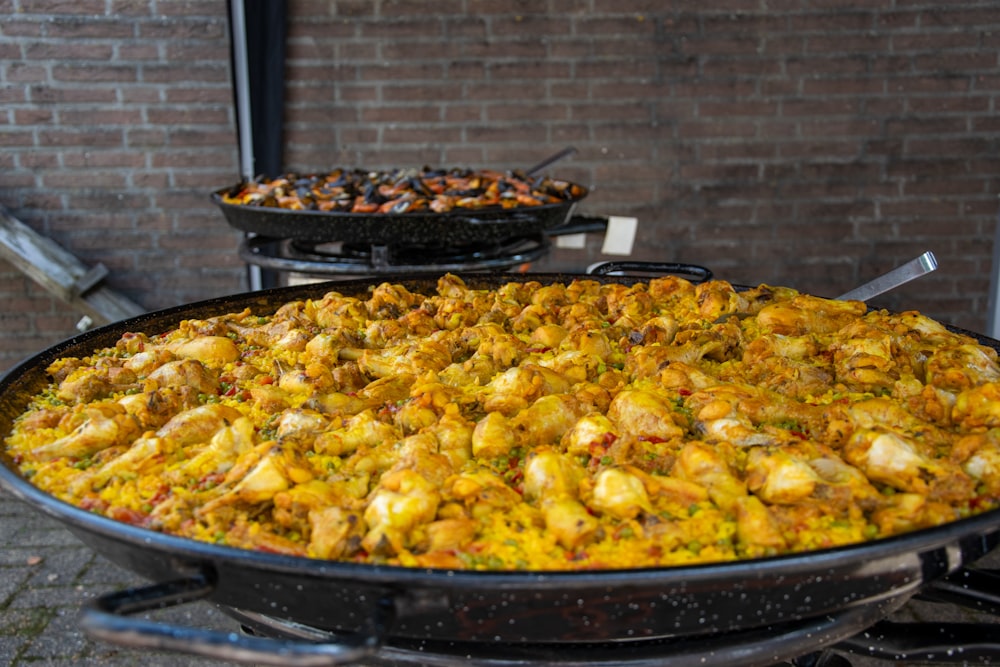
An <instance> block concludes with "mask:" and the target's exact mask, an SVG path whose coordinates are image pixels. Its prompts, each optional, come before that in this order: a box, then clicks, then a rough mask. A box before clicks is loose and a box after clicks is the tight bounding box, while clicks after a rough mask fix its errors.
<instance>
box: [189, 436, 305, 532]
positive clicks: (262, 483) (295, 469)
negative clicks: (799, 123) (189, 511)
mask: <svg viewBox="0 0 1000 667" xmlns="http://www.w3.org/2000/svg"><path fill="white" fill-rule="evenodd" d="M312 478H313V473H312V470H311V469H310V468H309V465H308V463H307V462H306V461H304V460H302V459H301V458H300V457H299V455H297V454H296V453H295V452H293V451H290V450H288V449H283V448H281V447H279V446H277V445H275V443H274V442H265V443H261V444H260V445H257V446H256V447H254V448H253V449H251V450H250V451H248V452H245V453H244V454H243V455H242V456H240V457H239V459H237V461H236V464H235V465H234V466H233V467H232V468H231V469H230V470H229V472H228V473H227V474H226V478H225V480H224V483H223V485H222V486H221V487H219V488H220V489H225V490H224V491H223V492H222V493H221V494H220V495H219V496H217V497H215V498H213V499H212V500H210V501H208V502H206V503H205V504H204V505H202V507H201V508H200V509H199V513H200V514H202V515H207V514H209V513H211V512H213V511H215V510H216V509H218V508H219V507H223V506H225V505H232V504H236V503H242V504H248V505H255V504H257V503H263V502H266V501H270V500H272V499H273V498H274V496H275V494H277V493H279V492H281V491H285V490H287V489H289V488H290V487H291V486H292V485H293V484H301V483H304V482H308V481H309V480H311V479H312Z"/></svg>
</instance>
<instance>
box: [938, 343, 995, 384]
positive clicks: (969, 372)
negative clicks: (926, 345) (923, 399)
mask: <svg viewBox="0 0 1000 667" xmlns="http://www.w3.org/2000/svg"><path fill="white" fill-rule="evenodd" d="M925 368H926V371H927V378H926V380H927V384H929V385H933V386H935V387H938V388H939V389H945V390H948V391H963V390H965V389H970V388H972V387H977V386H980V385H983V384H986V383H989V382H1000V365H998V364H997V353H996V351H995V350H993V349H992V348H988V347H984V346H982V345H974V344H966V345H959V346H957V347H951V348H945V349H939V350H935V351H934V352H932V353H931V356H930V358H929V359H927V362H926V365H925Z"/></svg>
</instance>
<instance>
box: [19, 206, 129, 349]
mask: <svg viewBox="0 0 1000 667" xmlns="http://www.w3.org/2000/svg"><path fill="white" fill-rule="evenodd" d="M0 257H2V258H3V259H6V260H7V261H8V262H10V263H11V264H13V265H14V266H15V267H17V268H18V270H20V271H21V272H22V273H24V274H25V275H26V276H28V277H29V278H31V279H32V280H34V281H35V282H36V283H38V284H39V285H41V286H42V287H43V288H45V289H46V290H47V291H48V292H49V293H51V294H52V295H53V296H55V297H56V298H58V299H60V300H62V301H65V302H66V303H68V304H69V305H71V306H73V307H74V308H76V309H77V310H79V311H80V312H81V313H83V315H84V318H83V319H82V320H81V321H80V324H78V325H77V328H78V329H81V330H82V329H87V328H90V326H91V325H103V324H110V323H111V322H117V321H119V320H124V319H127V318H129V317H135V316H136V315H141V314H143V313H144V312H146V311H145V309H144V308H143V307H142V306H139V305H138V304H136V303H134V302H132V301H130V300H129V299H128V298H127V297H125V296H123V295H121V294H118V293H117V292H115V291H114V290H112V289H111V288H109V287H107V286H106V285H103V284H102V283H103V281H104V278H105V277H106V276H107V275H108V269H107V267H105V266H104V265H103V264H100V263H99V264H97V266H94V267H88V266H86V265H85V264H84V263H83V262H81V261H80V260H79V259H78V258H77V257H76V256H75V255H73V254H72V253H70V252H69V251H67V250H66V249H65V248H63V247H62V246H60V245H59V244H57V243H56V242H55V241H53V240H52V239H50V238H48V237H46V236H42V235H41V234H39V233H38V232H36V231H35V230H33V229H32V228H31V227H29V226H28V225H26V224H24V223H23V222H21V221H20V220H18V219H17V218H15V217H14V216H13V215H12V214H11V212H10V211H9V210H8V209H7V207H5V206H3V205H2V204H0Z"/></svg>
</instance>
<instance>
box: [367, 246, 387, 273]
mask: <svg viewBox="0 0 1000 667" xmlns="http://www.w3.org/2000/svg"><path fill="white" fill-rule="evenodd" d="M371 258H372V268H373V269H376V270H378V271H385V270H386V269H388V268H389V247H388V246H384V245H373V246H372V255H371Z"/></svg>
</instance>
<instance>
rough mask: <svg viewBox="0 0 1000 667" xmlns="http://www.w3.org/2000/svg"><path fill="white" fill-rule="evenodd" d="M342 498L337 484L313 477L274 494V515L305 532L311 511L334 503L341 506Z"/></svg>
mask: <svg viewBox="0 0 1000 667" xmlns="http://www.w3.org/2000/svg"><path fill="white" fill-rule="evenodd" d="M342 500H344V499H343V498H342V497H341V495H340V489H339V488H338V487H337V486H336V485H334V484H330V483H328V482H326V481H325V480H321V479H311V480H309V481H308V482H303V483H302V484H296V485H294V486H292V487H291V488H289V489H288V490H287V491H279V492H278V493H276V494H274V510H273V512H272V515H273V516H274V520H275V521H276V522H278V523H279V524H280V525H281V526H283V527H285V528H288V529H291V530H300V531H301V532H303V533H304V532H305V530H304V528H305V526H306V524H307V522H308V515H309V513H310V512H311V511H313V510H316V509H322V508H324V507H330V506H332V505H338V506H341V505H342V503H341V501H342Z"/></svg>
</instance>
